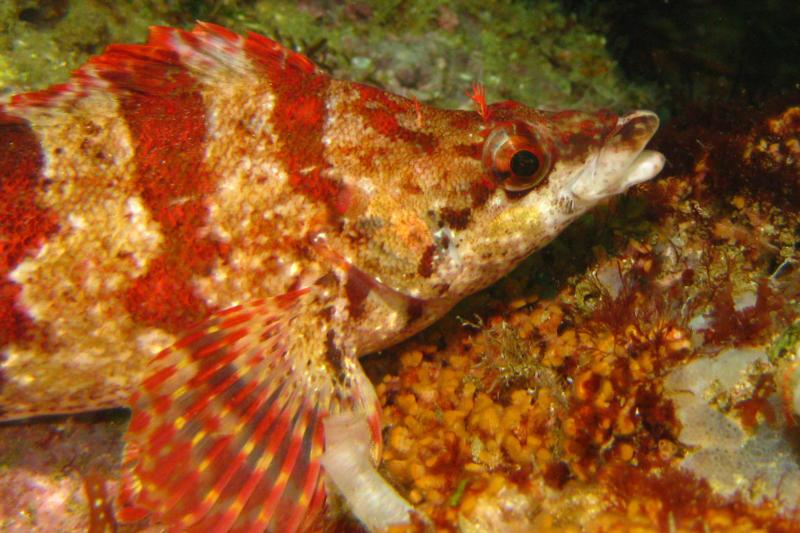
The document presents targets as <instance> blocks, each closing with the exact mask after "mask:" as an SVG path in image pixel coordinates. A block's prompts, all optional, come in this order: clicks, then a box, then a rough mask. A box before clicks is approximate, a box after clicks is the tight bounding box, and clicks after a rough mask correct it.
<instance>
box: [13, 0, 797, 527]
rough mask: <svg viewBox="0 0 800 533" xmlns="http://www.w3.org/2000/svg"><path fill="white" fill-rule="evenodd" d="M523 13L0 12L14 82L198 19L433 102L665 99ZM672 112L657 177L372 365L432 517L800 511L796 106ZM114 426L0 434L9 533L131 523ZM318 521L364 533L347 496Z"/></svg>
mask: <svg viewBox="0 0 800 533" xmlns="http://www.w3.org/2000/svg"><path fill="white" fill-rule="evenodd" d="M532 4H533V3H526V2H496V3H490V4H487V3H486V2H471V1H467V2H461V3H454V2H444V1H442V2H439V1H434V2H430V1H429V2H417V1H412V2H396V1H385V2H344V3H342V2H325V1H303V2H276V1H270V2H267V1H249V2H235V1H227V0H218V1H213V2H200V1H196V0H184V1H168V0H147V1H144V2H132V1H130V2H118V3H114V5H113V6H111V5H110V4H109V3H107V2H101V1H89V0H86V1H70V0H45V1H38V2H37V1H28V0H17V1H13V2H9V3H4V4H3V5H2V6H0V27H2V28H3V29H2V32H0V91H3V92H6V93H8V92H12V91H19V90H23V89H29V88H34V87H42V86H45V85H48V84H50V83H52V82H54V81H60V80H63V79H64V78H65V77H66V76H67V73H68V72H69V70H71V69H72V68H74V67H76V66H77V65H78V64H80V63H82V62H83V61H84V60H85V58H86V57H87V56H88V55H91V54H95V53H98V52H99V51H101V50H102V48H103V46H105V44H107V43H109V42H134V41H141V40H142V39H143V38H144V36H145V34H146V27H147V26H148V25H149V24H170V25H191V24H192V23H193V21H194V20H195V19H197V18H200V19H205V20H210V21H213V22H218V23H220V24H224V25H227V26H229V27H231V28H232V29H234V30H237V31H243V30H248V29H249V30H254V31H258V32H262V33H264V34H266V35H268V36H271V37H273V38H276V39H278V40H281V41H283V42H286V43H288V44H290V45H292V46H293V47H294V48H296V49H298V50H300V51H302V52H304V53H307V54H308V55H309V56H310V57H311V58H312V59H314V60H315V61H317V62H319V63H320V64H321V65H322V66H323V67H324V68H326V69H328V70H330V71H331V72H333V73H334V74H335V75H336V76H338V77H343V78H347V79H353V80H357V81H359V80H360V81H365V82H369V83H373V84H377V85H380V86H382V87H384V88H387V89H389V90H392V91H394V92H398V93H401V94H405V95H408V96H415V97H417V98H419V99H420V100H421V101H426V102H433V103H437V104H441V105H449V106H466V105H468V99H467V97H466V96H465V95H464V92H465V89H466V88H467V87H469V86H470V84H471V82H473V81H476V80H479V81H482V82H483V83H484V84H485V85H486V88H487V91H488V93H489V98H490V99H491V100H498V99H502V98H513V99H519V100H521V101H523V102H526V103H530V104H537V105H543V106H550V107H572V106H576V105H577V106H581V107H587V108H593V107H598V106H611V107H622V106H631V105H645V104H647V103H651V102H661V101H664V99H665V98H666V97H665V96H664V95H663V94H662V93H659V92H658V91H657V90H655V89H653V88H652V86H651V85H650V84H646V83H638V84H637V83H634V82H630V81H626V80H625V79H624V78H623V77H622V75H621V73H620V69H619V67H618V66H617V63H616V62H615V61H614V59H613V58H612V57H611V56H610V55H609V53H608V51H607V47H606V38H605V37H603V36H602V35H601V34H600V33H599V30H591V29H589V27H587V26H586V25H584V24H583V23H582V22H581V21H582V19H581V18H578V17H574V16H572V15H571V14H569V13H568V12H567V11H566V10H564V9H562V8H561V7H560V6H559V5H558V4H556V3H554V2H542V3H536V6H535V7H534V6H533V5H532ZM112 7H113V9H112ZM617 20H620V19H617ZM622 20H624V19H622ZM647 20H648V21H649V22H648V24H650V25H651V26H652V25H653V24H657V23H658V20H659V19H657V18H648V19H647ZM651 26H645V27H651ZM610 31H611V30H610ZM674 57H675V56H666V59H664V61H665V63H663V64H670V65H671V64H673V63H674V62H675V61H676V60H675V59H674ZM701 59H702V58H700V59H698V62H701V63H702V61H701ZM637 61H638V62H639V63H641V62H643V60H641V59H639V60H637ZM644 62H645V63H647V61H644ZM751 63H752V62H750V63H748V65H750V64H751ZM677 64H678V66H679V67H680V68H681V69H686V68H689V69H690V70H692V72H701V73H703V72H706V73H707V72H711V73H714V72H715V70H714V68H715V67H714V63H713V62H710V61H705V62H704V63H703V64H704V65H707V69H706V70H703V69H700V68H696V67H691V66H689V67H687V66H686V65H687V63H686V62H685V61H678V62H677ZM623 66H624V65H623ZM704 68H705V67H704ZM676 69H677V67H676ZM746 72H751V71H750V70H746ZM748 75H749V74H748ZM706 76H708V74H705V75H703V76H702V77H706ZM733 78H735V75H734V74H730V79H733ZM676 79H677V78H676ZM675 83H677V82H675ZM704 87H705V89H704V90H706V91H709V90H710V91H711V92H710V96H711V97H713V96H714V94H716V93H714V90H713V89H708V88H707V87H708V85H704ZM720 90H721V89H720ZM724 90H725V92H726V93H728V92H730V91H731V88H730V87H729V86H728V85H726V86H725V88H724ZM687 91H688V89H687ZM759 96H761V95H759ZM673 113H674V117H673V120H672V121H671V122H670V123H669V124H667V125H666V126H665V127H664V129H663V131H662V132H661V133H660V134H659V136H658V137H657V138H656V139H655V142H656V146H655V148H656V149H659V150H661V151H662V152H663V153H664V154H665V155H666V156H667V159H668V166H667V168H666V169H665V171H664V172H663V173H662V176H661V177H660V178H659V179H657V180H656V181H655V182H652V183H648V184H645V185H643V186H641V187H640V188H638V189H636V190H634V191H631V192H630V193H629V194H628V195H626V196H625V197H622V198H618V199H614V200H612V201H611V202H610V203H609V204H607V205H605V206H603V207H601V208H599V209H596V210H594V211H593V212H591V213H590V214H588V215H586V216H585V217H584V218H583V219H582V220H581V221H579V222H577V223H576V224H574V225H573V226H572V227H570V228H569V229H568V230H566V231H565V232H564V234H563V235H562V236H561V237H560V238H559V239H557V240H556V241H555V242H553V243H552V244H551V245H550V246H548V247H547V248H546V249H545V250H543V251H541V252H540V253H538V254H536V255H535V256H534V257H531V258H530V259H528V260H527V261H526V262H525V263H523V265H521V266H520V267H519V268H518V269H517V270H516V271H515V272H514V273H513V274H512V275H510V276H508V277H507V278H506V279H504V280H502V281H501V282H500V283H498V284H497V285H495V286H494V287H492V288H491V289H489V290H487V291H484V292H482V293H480V294H477V295H475V296H473V297H471V298H470V299H469V300H468V301H466V302H463V303H462V304H461V305H459V306H458V307H457V308H456V309H455V310H454V311H453V312H452V313H451V314H450V315H449V316H448V317H447V318H445V319H444V320H443V321H442V322H440V323H439V324H437V325H435V326H434V327H433V328H431V329H430V330H428V331H426V332H424V333H422V334H421V335H418V336H417V337H415V338H413V339H411V340H409V341H407V342H405V343H404V344H402V345H401V346H399V347H396V348H394V349H392V350H389V351H387V352H385V353H382V354H377V355H374V356H370V357H369V358H367V360H366V361H365V366H366V367H367V370H368V372H369V373H370V376H371V377H372V378H373V381H374V382H375V383H376V384H377V385H378V387H377V389H378V393H379V397H380V401H381V405H382V408H383V412H384V419H383V421H384V442H385V450H384V456H383V463H382V467H381V468H382V473H383V474H384V475H385V476H386V477H387V478H388V479H390V480H391V481H392V483H393V485H394V486H396V487H397V488H398V490H400V491H401V492H402V494H403V495H404V496H405V497H406V498H407V499H408V500H409V501H411V502H412V503H413V504H414V505H415V506H416V507H417V508H418V509H419V510H420V511H421V512H423V513H425V514H426V515H427V516H429V517H430V518H431V519H432V520H433V522H434V524H435V526H436V528H437V530H438V531H464V532H482V531H497V530H502V531H529V530H531V529H532V528H536V530H537V531H538V530H541V531H579V530H588V531H616V530H633V529H636V528H638V530H641V531H664V530H675V531H753V530H765V531H795V530H797V529H798V528H800V517H798V514H797V513H798V511H797V507H798V502H799V501H800V488H799V487H800V472H798V463H797V454H796V446H797V442H798V440H797V439H798V432H797V417H798V416H800V413H799V412H798V411H800V409H798V407H797V406H798V405H800V390H798V389H799V388H800V377H798V364H800V363H797V362H798V361H800V334H798V329H800V326H798V323H799V322H798V315H800V307H799V306H798V297H799V296H800V274H799V273H798V267H799V266H800V265H798V261H799V260H800V257H799V256H798V250H799V249H800V243H799V241H800V229H799V228H800V220H798V218H800V98H798V96H797V95H796V94H788V95H787V96H784V97H781V98H777V99H773V100H768V99H767V98H766V97H764V98H763V99H762V98H760V97H759V98H758V103H756V104H753V103H742V102H739V101H737V102H735V103H730V104H728V103H724V102H723V103H717V104H714V105H709V104H707V103H702V102H700V103H696V104H695V105H693V106H690V107H679V106H676V107H675V108H674V109H673ZM125 417H126V415H125V413H124V412H111V413H107V414H103V415H88V416H82V417H77V418H73V417H69V418H60V419H54V420H45V421H42V422H40V423H37V424H32V425H21V424H12V425H5V426H3V427H0V529H4V528H8V529H10V530H13V529H14V528H18V529H20V530H39V531H53V530H60V531H86V530H87V529H88V530H89V531H106V530H108V531H112V530H119V531H132V530H133V529H132V526H119V525H118V524H116V521H115V520H114V517H113V513H112V512H111V510H110V505H111V497H112V495H113V494H114V492H115V490H116V479H117V476H118V466H119V464H118V460H119V459H118V458H119V454H120V447H121V444H120V442H121V441H120V438H121V433H122V431H123V430H124V426H125V424H126V418H125ZM21 489H25V490H24V491H23V490H21ZM88 502H95V504H94V505H90V504H89V503H88ZM320 527H321V528H325V529H326V530H329V531H353V530H355V531H357V530H358V529H359V526H358V525H357V524H355V523H353V522H352V521H349V519H348V518H346V517H339V516H338V515H336V514H335V513H333V512H332V516H330V517H329V518H328V521H327V522H326V523H325V524H320Z"/></svg>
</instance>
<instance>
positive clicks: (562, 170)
mask: <svg viewBox="0 0 800 533" xmlns="http://www.w3.org/2000/svg"><path fill="white" fill-rule="evenodd" d="M482 119H483V122H484V124H483V127H482V129H480V132H479V133H478V135H479V137H480V141H479V142H478V143H476V150H475V153H476V154H479V155H480V160H479V161H476V163H479V165H478V164H475V165H473V166H472V167H469V166H466V165H465V168H471V169H472V172H473V173H474V174H473V175H472V176H470V177H468V178H467V179H466V181H467V182H469V183H470V184H471V185H470V187H471V190H473V192H474V190H475V187H476V185H475V184H476V183H477V184H481V185H482V186H483V187H484V189H485V190H484V191H483V195H482V196H479V197H478V199H479V201H477V202H476V201H475V200H476V195H474V194H473V198H472V205H470V224H468V225H466V227H464V228H462V229H461V230H454V229H452V228H450V229H448V230H447V231H448V232H449V233H450V235H449V238H448V239H447V240H448V241H450V243H453V244H452V246H453V247H454V249H453V250H452V252H451V256H453V261H452V264H451V265H449V268H451V269H452V270H451V271H450V272H449V273H448V274H447V275H446V276H447V277H449V278H450V279H449V280H448V283H449V287H450V290H451V291H453V292H454V293H458V294H459V295H463V294H466V293H470V292H472V291H474V290H477V289H479V288H481V287H484V286H486V285H487V284H489V283H492V282H493V281H495V280H496V279H498V278H500V277H501V276H503V275H504V274H505V273H507V272H508V271H509V270H511V269H512V268H513V267H514V266H516V265H517V264H518V263H519V262H520V261H521V260H522V259H524V258H525V257H527V256H528V255H529V254H531V253H532V252H533V251H535V250H537V249H539V248H541V247H542V246H544V245H545V244H547V243H548V242H549V241H550V240H551V239H553V238H554V237H555V236H556V235H558V234H559V233H560V232H561V231H562V230H563V229H564V228H565V227H566V226H567V225H568V224H570V223H571V222H572V221H574V220H575V219H576V218H578V217H579V216H580V215H582V214H583V213H585V212H586V211H587V210H589V209H591V208H592V207H593V206H595V205H597V204H598V203H600V202H603V201H604V200H606V199H607V198H609V197H612V196H614V195H617V194H621V193H623V192H625V191H626V190H627V189H628V188H630V187H632V186H634V185H636V184H638V183H642V182H644V181H647V180H649V179H651V178H653V177H654V176H656V175H657V174H658V173H659V172H660V170H661V169H662V167H663V165H664V162H665V159H664V156H663V155H662V154H660V153H659V152H656V151H652V150H647V149H646V146H647V143H648V142H649V141H650V139H651V138H652V137H653V135H654V134H655V132H656V130H657V129H658V125H659V120H658V117H657V115H656V114H655V113H652V112H650V111H634V112H631V113H628V114H624V115H621V116H619V115H616V114H614V113H610V112H607V111H600V112H596V113H588V112H581V111H560V112H548V111H541V110H537V109H533V108H530V107H526V106H523V105H521V104H518V103H516V102H502V103H499V104H494V105H492V106H488V107H487V108H486V110H485V111H484V112H483V113H482ZM473 135H474V132H473ZM453 157H454V158H455V157H457V156H456V154H453ZM463 187H464V185H463V184H462V188H463ZM454 196H455V195H454ZM441 266H442V268H443V269H446V268H448V265H447V261H442V265H441Z"/></svg>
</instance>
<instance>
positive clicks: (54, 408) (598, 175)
mask: <svg viewBox="0 0 800 533" xmlns="http://www.w3.org/2000/svg"><path fill="white" fill-rule="evenodd" d="M474 99H475V100H476V102H477V104H478V106H477V107H478V109H477V111H459V110H441V109H436V108H433V107H430V106H427V105H423V104H420V103H419V102H416V101H414V100H409V99H406V98H402V97H400V96H396V95H392V94H389V93H386V92H384V91H381V90H379V89H376V88H373V87H369V86H365V85H361V84H357V83H351V82H346V81H339V80H335V79H332V78H331V77H329V76H328V75H327V74H326V73H325V72H323V71H321V70H320V69H319V68H317V67H316V66H315V65H313V63H311V62H310V61H309V60H308V59H306V58H305V57H304V56H301V55H299V54H296V53H293V52H291V51H289V50H287V49H285V48H283V47H281V46H280V45H278V44H277V43H275V42H273V41H270V40H268V39H266V38H264V37H261V36H258V35H255V34H250V35H248V36H246V37H243V36H239V35H237V34H234V33H232V32H230V31H228V30H225V29H223V28H220V27H217V26H213V25H209V24H200V25H198V26H197V27H196V28H195V29H194V30H192V31H182V30H177V29H171V28H154V29H153V30H152V31H151V36H150V39H149V41H148V43H147V44H145V45H115V46H111V47H109V48H108V49H107V50H106V52H105V53H103V54H102V55H101V56H98V57H96V58H94V59H92V60H90V61H89V62H88V64H87V65H85V66H84V67H82V68H81V69H80V70H78V71H77V72H76V73H74V75H73V77H72V78H71V79H70V80H69V81H68V82H67V83H65V84H63V85H60V86H55V87H52V88H50V89H48V90H45V91H41V92H36V93H29V94H20V95H16V96H13V97H11V98H10V99H9V100H8V101H6V102H5V103H4V104H3V105H1V106H0V180H2V181H0V246H1V247H0V260H1V261H0V295H2V298H1V299H0V354H2V355H1V357H2V365H1V366H0V373H2V378H3V379H2V383H3V386H2V389H0V410H1V411H0V413H1V414H0V417H2V419H5V420H10V419H18V418H26V417H30V416H36V415H40V414H54V413H69V412H78V411H87V410H93V409H99V408H103V407H112V406H124V405H131V407H132V409H133V417H132V421H131V427H130V429H129V434H128V436H127V441H128V452H127V455H126V467H127V469H128V471H127V472H128V473H127V474H126V477H125V480H124V481H125V488H124V489H123V491H122V494H121V496H120V501H121V503H122V506H123V511H122V514H123V515H124V516H126V517H127V518H129V519H135V518H138V517H141V516H144V515H145V514H147V513H153V514H154V515H155V517H156V520H159V521H162V522H164V523H165V524H168V525H171V526H172V527H173V528H174V529H176V530H192V529H196V530H206V529H207V528H210V527H212V526H213V527H217V528H218V529H217V530H219V531H226V530H229V529H231V530H234V529H237V528H238V529H242V530H248V531H259V530H270V531H294V530H296V529H298V528H301V527H302V524H304V523H307V520H308V519H309V517H312V516H313V515H314V512H315V511H316V510H318V509H319V508H320V506H321V503H322V500H323V498H324V487H323V484H322V479H323V477H324V476H323V469H322V467H321V465H320V462H319V457H320V455H321V453H322V452H323V450H324V449H325V447H326V443H325V431H324V420H325V419H326V417H328V416H330V415H333V414H336V413H342V412H346V413H357V414H358V415H359V416H363V418H364V420H366V421H368V423H369V427H370V428H371V434H372V440H373V445H374V446H373V449H372V453H373V454H377V450H378V448H379V446H380V425H379V414H378V410H377V406H376V401H375V395H374V391H373V390H372V386H371V385H370V384H369V381H368V380H367V379H366V377H365V376H364V374H363V371H362V370H361V368H360V366H359V363H358V357H359V356H361V355H364V354H366V353H370V352H373V351H376V350H380V349H382V348H385V347H387V346H391V345H393V344H395V343H397V342H398V341H400V340H402V339H404V338H406V337H408V336H410V335H412V334H413V333H415V332H417V331H419V330H421V329H422V328H424V327H426V326H427V325H429V324H430V323H432V322H433V321H435V320H436V319H437V318H439V317H441V316H442V315H443V314H444V313H446V312H447V311H448V310H449V309H450V308H451V307H452V306H453V305H454V304H455V303H456V302H458V301H459V300H461V299H462V298H464V297H465V296H467V295H468V294H470V293H473V292H475V291H476V290H479V289H481V288H483V287H485V286H487V285H488V284H490V283H492V282H494V281H495V280H497V279H499V278H500V277H502V276H503V275H504V274H505V273H507V272H508V271H510V270H511V269H513V268H514V266H516V265H517V264H518V263H519V262H520V261H521V260H522V259H524V258H525V257H527V256H528V255H529V254H530V253H532V252H533V251H535V250H536V249H538V248H540V247H541V246H543V245H544V244H546V243H547V242H548V241H549V240H551V239H552V238H553V237H554V236H556V235H557V234H558V233H559V232H560V231H561V229H563V228H564V227H565V226H566V225H567V224H569V223H570V222H571V221H572V220H574V219H575V218H576V217H577V216H579V215H580V214H582V213H583V212H585V211H586V210H587V209H589V208H591V207H592V206H593V205H595V204H596V203H597V202H599V201H601V200H603V199H604V198H606V197H608V196H611V195H614V194H617V193H620V192H623V191H624V190H626V189H627V188H628V187H630V186H631V185H634V184H636V183H639V182H641V181H645V180H647V179H650V178H651V177H653V176H654V175H656V174H657V173H658V172H659V170H660V169H661V166H662V165H663V157H662V156H661V155H660V154H658V153H656V152H652V151H647V150H644V148H645V145H646V143H647V141H648V140H649V139H650V137H651V136H652V135H653V133H654V132H655V130H656V128H657V126H658V120H657V118H656V117H655V115H654V114H652V113H649V112H644V111H639V112H634V113H631V114H628V115H625V116H617V115H615V114H613V113H610V112H600V113H583V112H578V111H561V112H548V111H541V110H536V109H532V108H529V107H526V106H524V105H522V104H519V103H516V102H502V103H499V104H494V105H487V104H486V102H485V99H484V98H483V97H482V95H481V94H480V92H479V91H476V93H475V94H474Z"/></svg>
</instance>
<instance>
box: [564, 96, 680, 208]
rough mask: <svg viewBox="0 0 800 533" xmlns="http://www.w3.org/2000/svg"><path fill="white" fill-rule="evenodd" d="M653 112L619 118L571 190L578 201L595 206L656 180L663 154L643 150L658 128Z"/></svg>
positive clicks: (662, 165)
mask: <svg viewBox="0 0 800 533" xmlns="http://www.w3.org/2000/svg"><path fill="white" fill-rule="evenodd" d="M658 124H659V121H658V116H657V115H656V114H655V113H653V112H652V111H634V112H633V113H629V114H627V115H624V116H622V117H620V118H619V120H618V122H617V126H616V127H615V128H614V129H613V130H612V131H611V133H609V135H608V137H606V140H605V142H604V143H603V146H602V147H601V148H600V150H599V152H598V153H597V154H596V155H595V156H594V157H592V158H591V159H590V160H589V161H587V163H586V165H585V166H584V168H583V170H582V171H581V172H580V173H579V175H578V176H577V177H576V178H575V180H574V181H573V182H572V185H571V187H570V190H571V192H572V194H573V195H574V197H575V198H576V199H578V200H582V201H583V202H588V203H596V202H598V201H599V200H602V199H603V198H607V197H609V196H613V195H615V194H620V193H622V192H625V191H626V190H627V189H628V188H630V187H632V186H634V185H636V184H637V183H642V182H643V181H647V180H649V179H651V178H653V177H655V176H656V175H657V174H658V173H659V172H661V169H662V168H663V167H664V162H665V161H666V159H665V158H664V155H663V154H661V153H660V152H656V151H655V150H645V149H644V148H645V146H647V143H648V142H650V139H652V138H653V135H654V134H655V132H656V130H657V129H658Z"/></svg>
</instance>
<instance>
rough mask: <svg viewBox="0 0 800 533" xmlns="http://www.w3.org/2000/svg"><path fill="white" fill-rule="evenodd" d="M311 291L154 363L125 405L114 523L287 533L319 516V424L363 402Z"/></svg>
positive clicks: (205, 330) (235, 319) (245, 309)
mask: <svg viewBox="0 0 800 533" xmlns="http://www.w3.org/2000/svg"><path fill="white" fill-rule="evenodd" d="M309 292H310V291H309V290H308V289H305V290H302V291H297V292H294V293H290V294H286V295H283V296H280V297H277V298H273V299H269V300H264V301H259V302H255V303H252V304H248V305H243V306H237V307H234V308H231V309H228V310H226V311H222V312H220V313H217V314H215V315H213V316H212V317H211V318H210V319H209V320H208V321H207V322H206V323H204V324H203V325H201V326H200V327H198V328H196V329H195V330H193V331H191V332H190V333H188V334H187V335H186V336H185V337H184V338H183V339H182V340H180V341H178V342H177V343H176V344H175V345H173V346H172V347H170V348H168V349H166V350H164V351H163V352H162V353H161V354H159V355H158V356H157V357H156V358H155V359H154V360H153V362H152V364H151V365H150V368H149V372H148V375H147V377H146V379H145V380H144V381H143V382H142V385H141V389H140V391H139V392H138V393H137V394H136V395H135V396H134V398H133V399H132V402H131V403H132V409H133V417H132V419H131V424H130V427H129V429H128V434H127V436H126V441H127V446H128V451H129V453H128V454H127V456H126V463H127V464H126V466H127V468H128V472H127V473H126V474H125V476H124V479H123V489H122V490H121V492H120V498H119V499H120V503H121V504H122V507H123V509H122V510H121V511H120V513H119V514H120V518H121V519H123V520H125V519H137V518H141V517H142V516H144V515H145V514H147V513H153V514H154V516H155V519H156V520H157V521H158V522H161V523H163V524H166V525H168V526H169V527H170V530H174V531H218V532H224V531H280V532H286V533H291V532H294V531H297V530H298V529H299V528H300V526H301V524H302V523H303V522H304V520H307V519H309V518H310V517H313V516H314V515H315V514H316V511H317V510H319V509H320V507H321V505H322V503H323V501H324V496H325V494H324V488H323V485H322V483H321V477H320V476H321V466H320V456H321V455H322V452H323V448H324V442H325V437H324V426H323V420H324V419H325V417H326V416H327V414H328V413H330V412H338V411H341V410H342V409H349V408H356V407H357V406H359V405H362V403H360V402H359V401H358V398H357V397H354V394H355V395H356V396H358V387H348V386H346V384H343V383H341V382H340V380H339V378H338V377H337V376H336V375H335V373H334V372H332V371H331V369H330V368H329V365H328V364H327V363H325V362H324V361H325V357H326V354H327V352H328V351H329V350H330V349H331V342H335V332H333V330H332V329H329V326H326V325H325V323H324V322H323V321H321V320H322V319H321V318H318V317H317V314H315V313H310V312H309V305H310V304H309V301H310V300H311V296H312V295H313V292H311V294H309ZM314 320H318V322H314ZM326 328H328V332H326V331H325V329H326ZM311 331H314V332H319V333H320V335H319V337H318V338H316V336H315V335H309V334H308V332H311ZM337 349H338V348H337ZM320 362H323V363H322V364H320ZM356 364H357V363H356ZM362 385H363V384H362ZM367 396H369V395H367Z"/></svg>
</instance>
